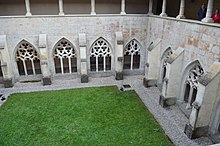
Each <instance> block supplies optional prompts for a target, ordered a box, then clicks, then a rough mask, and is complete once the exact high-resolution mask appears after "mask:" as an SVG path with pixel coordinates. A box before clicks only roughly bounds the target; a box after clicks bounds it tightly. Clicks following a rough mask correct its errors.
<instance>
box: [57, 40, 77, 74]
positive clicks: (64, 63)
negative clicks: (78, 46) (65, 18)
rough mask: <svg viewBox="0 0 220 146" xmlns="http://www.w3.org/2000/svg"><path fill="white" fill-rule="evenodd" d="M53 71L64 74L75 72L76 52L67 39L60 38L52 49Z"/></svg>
mask: <svg viewBox="0 0 220 146" xmlns="http://www.w3.org/2000/svg"><path fill="white" fill-rule="evenodd" d="M54 65H55V72H56V73H57V74H58V73H61V74H65V73H69V74H71V73H74V72H77V54H76V51H75V49H74V47H73V45H72V43H70V42H69V41H68V40H67V39H64V38H63V39H61V40H60V41H59V42H58V43H57V44H56V46H55V50H54Z"/></svg>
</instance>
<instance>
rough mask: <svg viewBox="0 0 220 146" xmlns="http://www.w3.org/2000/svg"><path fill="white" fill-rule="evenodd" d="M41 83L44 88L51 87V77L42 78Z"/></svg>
mask: <svg viewBox="0 0 220 146" xmlns="http://www.w3.org/2000/svg"><path fill="white" fill-rule="evenodd" d="M42 81H43V85H44V86H45V85H51V84H52V80H51V77H44V78H43V79H42Z"/></svg>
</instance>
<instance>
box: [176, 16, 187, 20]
mask: <svg viewBox="0 0 220 146" xmlns="http://www.w3.org/2000/svg"><path fill="white" fill-rule="evenodd" d="M176 18H177V19H185V18H186V17H185V16H184V15H178V16H176Z"/></svg>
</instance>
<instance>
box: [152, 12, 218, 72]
mask: <svg viewBox="0 0 220 146" xmlns="http://www.w3.org/2000/svg"><path fill="white" fill-rule="evenodd" d="M219 27H220V25H219V24H207V23H202V22H199V21H192V20H178V19H174V18H169V17H167V18H161V17H157V16H150V17H149V21H148V32H149V35H148V42H151V41H154V40H156V39H157V38H161V39H162V48H161V51H162V52H163V51H164V50H165V49H166V48H167V47H168V46H171V48H172V49H174V50H176V49H177V48H178V47H182V48H184V49H185V55H184V56H185V57H184V67H185V66H186V65H187V64H188V63H190V62H192V61H193V60H196V59H198V60H199V61H200V62H201V64H202V67H203V68H204V69H205V71H207V70H208V67H209V66H210V65H211V64H213V62H214V61H218V62H219V61H220V30H219Z"/></svg>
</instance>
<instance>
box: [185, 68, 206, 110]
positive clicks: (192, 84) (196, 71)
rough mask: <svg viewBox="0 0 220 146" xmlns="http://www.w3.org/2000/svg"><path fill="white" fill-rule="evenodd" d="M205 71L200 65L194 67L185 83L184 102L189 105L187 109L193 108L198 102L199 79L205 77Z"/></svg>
mask: <svg viewBox="0 0 220 146" xmlns="http://www.w3.org/2000/svg"><path fill="white" fill-rule="evenodd" d="M203 73H204V70H203V69H202V67H201V66H200V65H196V66H195V67H193V68H192V69H191V70H190V71H189V74H188V76H187V78H186V81H185V92H184V93H185V94H184V101H185V102H186V103H187V107H186V108H187V109H189V108H191V106H192V103H193V102H194V101H195V100H196V95H197V91H198V78H199V77H201V75H203Z"/></svg>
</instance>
